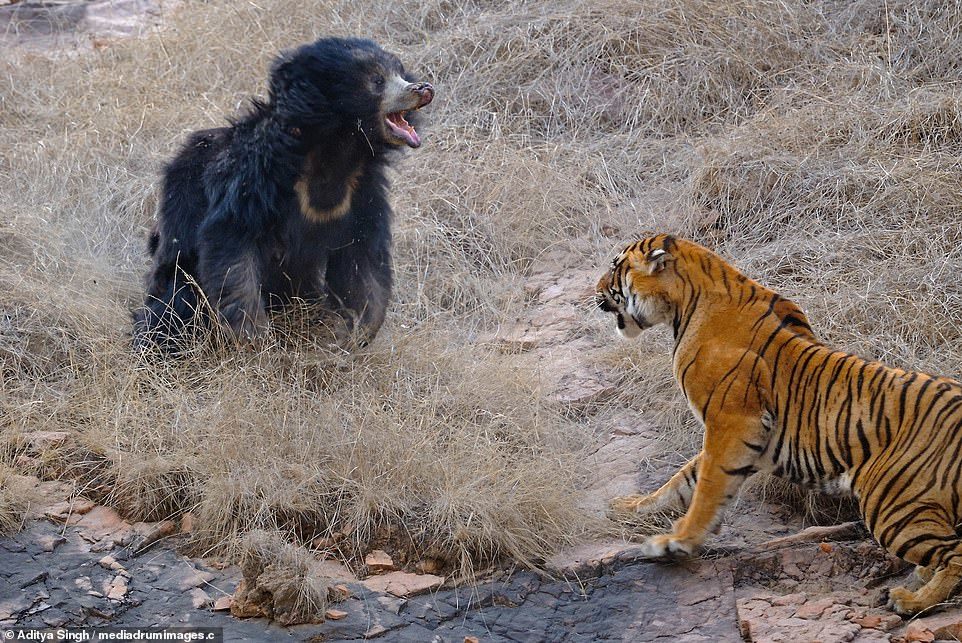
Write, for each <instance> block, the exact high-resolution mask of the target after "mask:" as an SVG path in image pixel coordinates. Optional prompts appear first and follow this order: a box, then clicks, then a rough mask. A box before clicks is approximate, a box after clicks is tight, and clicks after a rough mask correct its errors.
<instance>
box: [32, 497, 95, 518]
mask: <svg viewBox="0 0 962 643" xmlns="http://www.w3.org/2000/svg"><path fill="white" fill-rule="evenodd" d="M96 506H97V504H96V503H95V502H93V501H92V500H87V499H86V498H73V499H71V500H64V501H62V502H56V503H54V504H52V505H50V506H48V507H47V508H46V509H44V511H43V515H44V516H46V517H47V518H50V519H52V520H56V521H57V522H67V523H69V524H73V522H71V521H74V520H79V517H80V516H83V515H84V514H85V513H87V512H89V511H90V510H92V509H93V508H94V507H96Z"/></svg>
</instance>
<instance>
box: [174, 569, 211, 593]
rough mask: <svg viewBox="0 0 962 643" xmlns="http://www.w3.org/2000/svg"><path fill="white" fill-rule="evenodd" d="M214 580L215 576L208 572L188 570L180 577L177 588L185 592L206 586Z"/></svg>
mask: <svg viewBox="0 0 962 643" xmlns="http://www.w3.org/2000/svg"><path fill="white" fill-rule="evenodd" d="M214 578H215V576H214V575H213V574H212V573H210V572H205V571H203V570H200V569H189V570H187V573H186V574H184V575H183V576H181V578H180V582H179V583H178V588H179V589H180V590H181V591H183V592H186V591H187V590H189V589H193V588H195V587H200V586H201V585H206V584H207V583H209V582H211V581H212V580H214Z"/></svg>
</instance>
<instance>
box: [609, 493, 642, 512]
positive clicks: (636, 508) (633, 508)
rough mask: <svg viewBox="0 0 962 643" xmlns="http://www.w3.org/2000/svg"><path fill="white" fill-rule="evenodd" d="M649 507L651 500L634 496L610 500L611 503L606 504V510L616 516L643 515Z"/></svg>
mask: <svg viewBox="0 0 962 643" xmlns="http://www.w3.org/2000/svg"><path fill="white" fill-rule="evenodd" d="M650 505H651V500H650V498H649V496H640V495H637V494H634V495H630V496H619V497H618V498H614V499H612V500H611V502H610V503H608V508H609V509H610V511H611V513H612V514H613V515H615V516H617V515H618V514H622V515H624V514H638V513H645V512H646V511H647V509H648V507H649V506H650Z"/></svg>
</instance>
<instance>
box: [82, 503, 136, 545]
mask: <svg viewBox="0 0 962 643" xmlns="http://www.w3.org/2000/svg"><path fill="white" fill-rule="evenodd" d="M67 524H70V525H75V526H77V527H79V528H80V529H81V532H82V534H83V536H84V537H85V538H89V539H90V540H91V542H96V541H101V540H104V539H106V538H108V537H109V539H110V540H112V541H114V542H121V541H122V540H123V538H124V536H126V534H128V533H130V523H129V522H127V521H126V520H124V519H123V517H121V515H120V514H119V513H117V511H116V510H114V509H111V508H110V507H105V506H103V505H95V506H94V507H92V508H91V509H90V510H89V511H87V512H85V513H84V514H83V515H81V516H80V517H79V518H78V519H77V520H70V521H68V523H67Z"/></svg>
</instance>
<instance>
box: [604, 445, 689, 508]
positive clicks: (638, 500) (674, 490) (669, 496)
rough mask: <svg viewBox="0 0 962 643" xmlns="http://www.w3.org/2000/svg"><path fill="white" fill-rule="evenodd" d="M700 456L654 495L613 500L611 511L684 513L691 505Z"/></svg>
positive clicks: (622, 497)
mask: <svg viewBox="0 0 962 643" xmlns="http://www.w3.org/2000/svg"><path fill="white" fill-rule="evenodd" d="M700 458H701V454H699V455H696V456H695V457H694V458H692V459H691V460H689V461H688V463H687V464H685V466H683V467H682V468H681V469H679V470H678V472H677V473H676V474H675V475H673V476H672V477H671V479H670V480H669V481H668V482H666V483H665V484H663V485H662V486H661V488H659V489H658V490H657V491H655V492H654V493H649V494H642V495H639V494H632V495H630V496H621V497H618V498H614V499H613V500H612V501H611V503H610V507H611V511H612V512H613V513H615V514H649V513H655V512H658V511H679V512H681V511H686V510H687V509H688V505H689V504H691V497H692V495H693V494H694V492H695V483H696V482H697V481H698V462H699V460H700Z"/></svg>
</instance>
